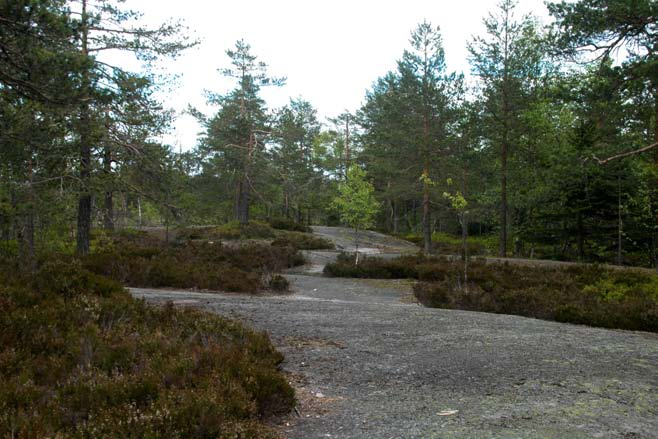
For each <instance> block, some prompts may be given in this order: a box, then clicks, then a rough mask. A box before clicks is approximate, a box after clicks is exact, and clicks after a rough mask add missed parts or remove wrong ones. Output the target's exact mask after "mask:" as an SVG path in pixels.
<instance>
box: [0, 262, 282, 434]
mask: <svg viewBox="0 0 658 439" xmlns="http://www.w3.org/2000/svg"><path fill="white" fill-rule="evenodd" d="M84 265H85V264H83V263H82V262H80V261H78V260H76V259H73V258H70V259H68V258H63V257H60V258H48V259H43V260H41V261H40V263H39V266H38V269H37V271H36V273H31V274H29V275H27V274H21V271H20V269H19V267H18V266H17V265H16V263H15V262H14V263H11V262H7V261H2V262H0V437H6V438H14V437H16V438H20V437H22V438H32V437H34V438H36V437H58V438H92V437H93V438H118V437H124V438H130V437H132V438H144V437H148V438H237V437H240V438H268V437H271V438H274V437H276V434H275V433H274V432H273V431H272V430H271V429H270V428H268V427H266V426H265V425H264V424H263V423H262V420H263V419H264V418H267V417H269V416H273V415H278V414H282V413H286V412H288V411H289V410H290V409H291V408H292V407H293V404H294V394H293V390H292V388H291V387H290V386H289V385H288V383H287V381H286V380H285V378H284V377H283V376H282V375H281V373H280V372H279V370H278V365H279V364H280V362H281V361H282V356H281V354H279V353H278V352H277V351H276V350H275V349H274V348H273V347H272V345H271V343H270V341H269V339H268V337H267V335H266V334H265V333H260V332H254V331H252V330H249V329H246V328H245V327H244V326H242V325H241V324H239V323H238V322H235V321H232V320H229V319H225V318H222V317H218V316H215V315H210V314H206V313H202V312H199V311H193V310H180V309H176V308H174V307H173V306H172V305H171V304H167V305H166V306H163V307H152V306H147V305H146V304H145V303H144V302H143V301H140V300H136V299H133V298H132V297H131V296H130V295H129V294H128V293H127V292H126V291H125V290H124V289H123V288H122V287H121V286H120V285H119V284H118V283H116V282H114V281H112V280H109V279H107V278H105V277H103V276H100V275H98V274H96V273H92V272H91V271H88V270H87V269H85V268H84Z"/></svg>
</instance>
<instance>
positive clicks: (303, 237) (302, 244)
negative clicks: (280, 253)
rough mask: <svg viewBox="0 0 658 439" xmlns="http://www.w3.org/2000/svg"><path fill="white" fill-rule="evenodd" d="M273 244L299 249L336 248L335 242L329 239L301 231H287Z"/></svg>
mask: <svg viewBox="0 0 658 439" xmlns="http://www.w3.org/2000/svg"><path fill="white" fill-rule="evenodd" d="M272 245H273V246H275V247H293V248H295V249H297V250H333V249H334V248H335V246H334V243H333V242H331V241H330V240H328V239H325V238H321V237H319V236H315V235H311V234H309V233H300V232H287V233H285V234H284V235H282V236H279V237H278V238H276V239H275V240H274V241H272Z"/></svg>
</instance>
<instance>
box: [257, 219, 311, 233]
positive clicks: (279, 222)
mask: <svg viewBox="0 0 658 439" xmlns="http://www.w3.org/2000/svg"><path fill="white" fill-rule="evenodd" d="M268 222H269V224H270V227H272V228H273V229H278V230H288V231H291V232H304V233H308V232H310V231H311V228H310V227H308V226H306V225H304V224H300V223H298V222H295V221H293V220H290V219H287V218H274V219H271V220H269V221H268Z"/></svg>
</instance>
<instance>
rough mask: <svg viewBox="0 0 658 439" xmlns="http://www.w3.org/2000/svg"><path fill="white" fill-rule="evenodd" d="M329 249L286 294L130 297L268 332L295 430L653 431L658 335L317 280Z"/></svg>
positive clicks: (147, 293)
mask: <svg viewBox="0 0 658 439" xmlns="http://www.w3.org/2000/svg"><path fill="white" fill-rule="evenodd" d="M336 229H337V228H336ZM317 232H318V233H319V234H321V235H323V236H325V237H330V238H331V239H334V240H335V241H336V242H337V243H338V244H339V245H341V246H343V247H345V248H346V250H349V249H350V248H349V245H350V240H349V234H348V233H347V231H340V230H327V229H326V228H323V229H320V230H318V231H317ZM332 236H333V237H332ZM380 238H381V240H383V243H380V244H377V242H379V241H378V240H379V239H380ZM341 240H342V241H341ZM364 242H370V243H371V244H374V245H372V246H370V247H369V248H373V249H377V253H381V254H394V253H404V252H407V251H406V249H405V245H406V244H401V246H398V245H397V243H395V242H393V241H391V240H390V238H387V237H378V236H376V235H370V238H369V241H364ZM364 247H366V248H368V245H365V246H364ZM332 255H333V253H328V252H324V253H323V252H316V253H313V254H312V255H311V256H312V258H313V260H314V262H315V264H311V265H309V266H308V267H307V270H310V271H311V273H307V272H304V271H302V272H298V273H296V274H289V275H288V277H289V279H290V280H291V282H292V285H293V292H292V293H291V294H289V295H283V296H270V295H260V296H249V295H238V294H204V293H193V292H187V291H169V290H154V289H138V288H133V289H131V291H132V293H133V294H134V295H135V296H138V297H143V298H145V299H146V300H148V301H149V302H156V303H157V302H164V301H169V300H171V301H173V302H174V303H177V304H179V305H181V306H194V307H199V308H202V309H205V310H209V311H211V312H216V313H218V314H222V315H226V316H229V317H236V318H239V319H242V320H244V321H246V322H247V323H249V324H251V325H252V326H254V327H256V328H259V329H262V330H267V331H268V332H269V333H270V334H271V337H272V340H273V341H274V343H275V345H276V346H277V347H278V349H279V350H281V352H282V353H283V354H284V355H285V357H286V361H285V362H284V365H283V367H284V370H285V371H286V372H287V373H288V374H289V377H290V380H291V382H292V383H293V384H294V385H295V387H296V388H297V393H298V398H299V400H300V403H299V407H298V408H299V414H300V416H298V415H292V416H290V417H289V418H288V419H286V420H285V421H284V422H283V423H282V424H281V425H280V426H279V428H280V429H281V431H282V433H283V434H284V435H285V436H286V437H288V438H294V439H297V438H299V439H301V438H305V439H306V438H328V437H333V438H355V439H356V438H364V439H368V438H372V439H379V438H452V437H455V438H556V439H557V438H593V437H598V438H635V439H637V438H647V439H654V438H658V434H657V432H658V410H657V407H658V372H657V367H656V365H657V364H658V336H657V335H656V334H648V333H641V332H629V331H612V330H605V329H598V328H589V327H585V326H576V325H568V324H561V323H556V322H547V321H541V320H535V319H529V318H524V317H518V316H508V315H495V314H485V313H476V312H467V311H452V310H439V309H429V308H424V307H421V306H419V305H418V304H416V303H414V301H413V297H412V296H411V291H410V283H409V282H407V281H378V280H358V279H335V278H334V279H330V278H323V277H320V276H318V275H317V274H318V273H317V265H321V264H322V263H323V261H326V260H330V259H331V258H332ZM314 267H315V268H314ZM455 411H457V412H455Z"/></svg>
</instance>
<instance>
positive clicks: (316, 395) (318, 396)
mask: <svg viewBox="0 0 658 439" xmlns="http://www.w3.org/2000/svg"><path fill="white" fill-rule="evenodd" d="M315 397H316V398H324V395H323V394H322V393H320V392H318V393H316V394H315Z"/></svg>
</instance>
